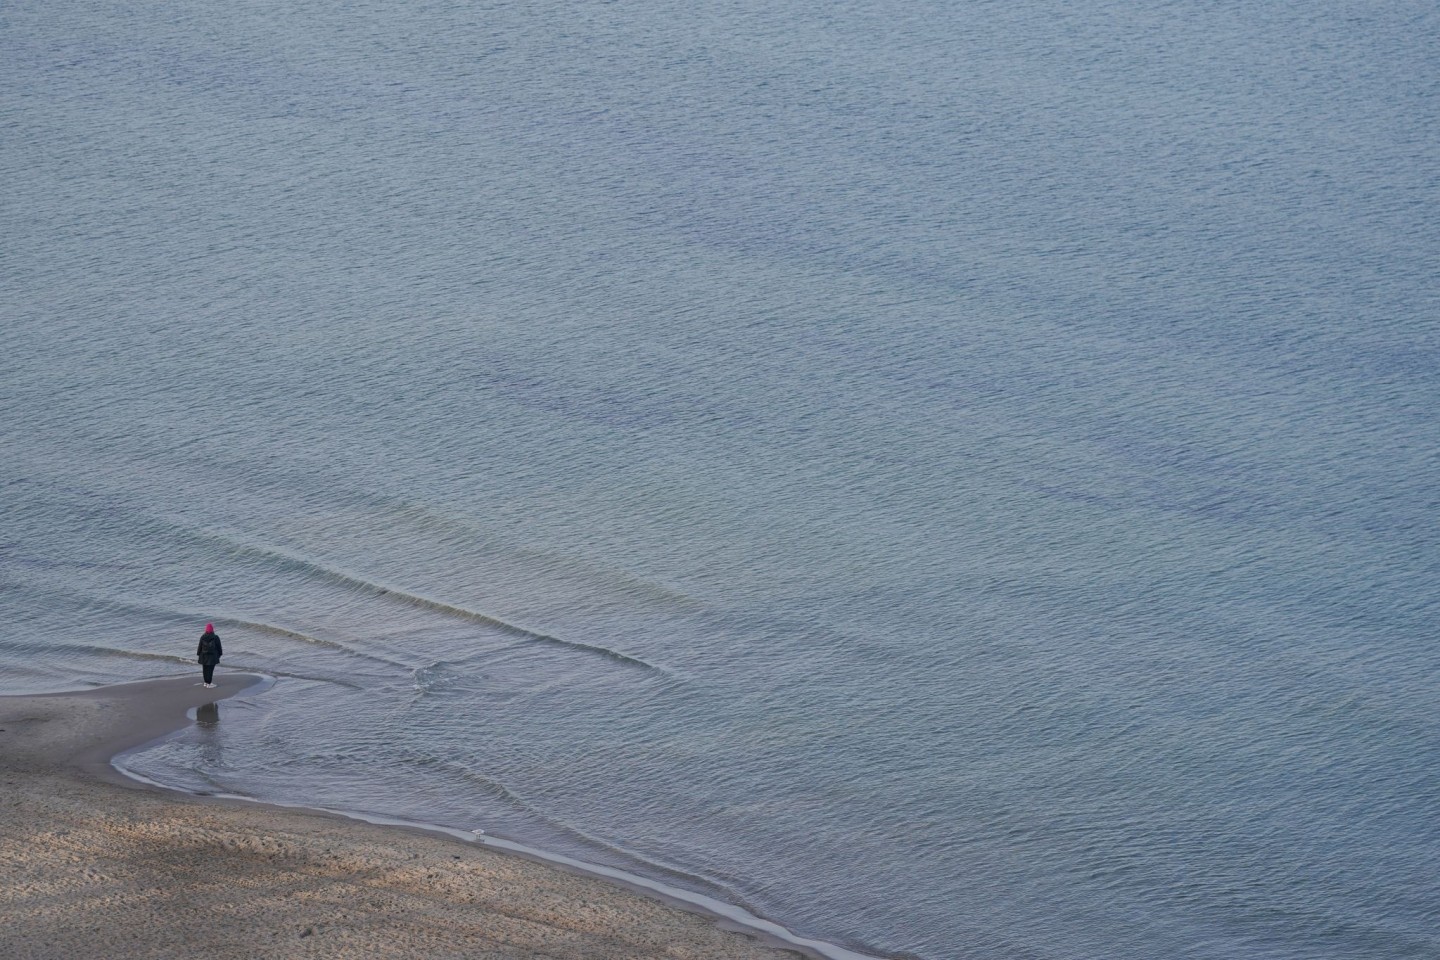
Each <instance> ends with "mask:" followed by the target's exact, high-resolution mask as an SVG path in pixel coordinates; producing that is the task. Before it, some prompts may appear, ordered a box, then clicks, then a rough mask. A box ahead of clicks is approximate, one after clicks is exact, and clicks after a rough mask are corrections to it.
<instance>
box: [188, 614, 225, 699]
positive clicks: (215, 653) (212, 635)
mask: <svg viewBox="0 0 1440 960" xmlns="http://www.w3.org/2000/svg"><path fill="white" fill-rule="evenodd" d="M224 655H225V649H224V648H223V647H221V646H220V635H219V634H217V633H216V632H215V624H213V623H207V624H205V632H204V633H202V634H200V646H199V647H197V648H196V650H195V658H196V659H197V660H199V661H200V669H201V670H204V671H205V686H207V687H213V686H215V684H214V683H213V682H212V681H213V680H214V679H215V664H217V663H219V662H220V658H221V657H223V656H224Z"/></svg>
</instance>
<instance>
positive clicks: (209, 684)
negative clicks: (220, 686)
mask: <svg viewBox="0 0 1440 960" xmlns="http://www.w3.org/2000/svg"><path fill="white" fill-rule="evenodd" d="M205 686H207V687H213V686H215V684H213V683H207V684H205Z"/></svg>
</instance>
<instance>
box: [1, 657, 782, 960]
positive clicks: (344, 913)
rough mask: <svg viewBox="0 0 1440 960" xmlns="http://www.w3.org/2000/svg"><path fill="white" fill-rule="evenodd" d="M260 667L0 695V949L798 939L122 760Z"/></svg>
mask: <svg viewBox="0 0 1440 960" xmlns="http://www.w3.org/2000/svg"><path fill="white" fill-rule="evenodd" d="M259 679H260V678H259V677H255V676H253V675H249V674H233V673H232V674H221V675H219V676H217V677H216V682H217V687H216V688H215V689H213V690H207V689H205V688H203V687H201V686H200V685H199V683H198V678H197V677H189V676H187V677H174V678H165V679H161V680H149V681H143V682H140V683H131V684H118V685H115V686H111V687H104V688H100V689H98V690H91V691H84V692H79V693H67V694H57V695H51V696H25V697H0V875H3V876H4V877H5V882H4V883H3V884H0V956H4V957H7V958H14V960H21V958H38V957H44V958H51V957H55V958H58V957H74V958H90V957H94V958H101V957H103V958H107V960H108V958H112V957H118V956H128V957H157V958H158V957H166V958H169V957H174V958H192V957H197V956H206V957H213V958H232V957H233V958H257V957H277V958H278V957H337V958H341V957H365V958H385V957H396V958H400V957H405V958H416V957H427V958H428V957H467V958H502V957H503V958H516V957H555V958H577V960H578V958H585V960H609V958H616V960H619V958H634V960H642V958H652V957H654V958H661V957H664V958H685V960H702V958H722V957H723V958H753V960H783V958H786V957H789V958H790V960H795V958H797V957H798V956H800V954H799V953H796V952H793V951H789V950H781V949H777V948H774V947H772V946H770V945H767V944H765V943H762V942H760V941H759V940H757V939H756V938H754V937H751V936H749V935H746V934H744V933H739V932H732V931H729V930H725V929H722V928H721V926H720V925H719V924H718V923H717V921H716V920H714V919H713V918H710V917H706V916H701V915H698V914H696V913H691V912H688V911H686V910H682V909H679V908H677V907H674V906H670V905H667V904H664V903H661V902H659V901H657V900H653V899H650V898H647V897H644V896H641V895H639V894H636V893H633V892H630V891H628V890H624V889H621V888H620V887H617V886H614V885H611V884H608V883H605V882H602V881H599V880H596V879H594V878H591V877H586V876H579V875H574V874H571V873H567V872H565V871H563V870H560V869H556V868H554V867H551V866H547V865H544V864H540V863H535V862H531V861H529V860H526V859H523V858H520V857H516V856H511V855H507V854H502V853H498V852H496V851H494V850H490V849H486V848H484V847H480V846H477V845H474V844H469V843H464V842H462V841H459V840H454V839H450V838H447V837H444V836H441V835H436V834H430V833H425V832H421V831H416V830H407V829H403V828H398V827H387V826H376V825H372V824H367V823H363V822H359V821H355V820H351V819H347V818H344V817H340V816H336V815H328V814H325V813H320V812H308V811H296V810H289V809H281V808H275V807H268V806H265V805H261V804H253V803H246V802H243V801H230V800H223V799H216V798H204V797H190V796H188V795H184V794H178V793H174V792H171V791H165V790H160V789H158V788H152V787H147V786H145V785H143V784H139V783H136V782H133V781H131V780H129V779H128V778H125V777H123V776H122V775H121V774H119V773H118V772H117V771H115V769H114V768H113V767H112V766H111V765H110V759H111V757H113V756H114V755H116V754H117V753H121V752H123V751H125V750H128V749H133V748H135V747H137V746H140V745H142V744H145V743H148V742H150V741H152V740H154V739H156V738H158V737H160V736H163V735H165V734H167V733H169V732H171V731H173V730H176V729H179V728H180V727H182V726H183V725H185V724H187V723H189V722H191V721H190V720H189V718H188V716H187V711H188V710H191V709H193V708H198V707H202V706H203V705H205V704H207V703H211V702H213V701H216V700H218V699H222V698H224V697H228V696H233V695H234V694H236V693H238V692H240V691H242V690H243V689H245V688H247V687H248V686H250V685H251V684H253V683H255V682H257V681H259Z"/></svg>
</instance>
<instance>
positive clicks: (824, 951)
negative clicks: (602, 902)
mask: <svg viewBox="0 0 1440 960" xmlns="http://www.w3.org/2000/svg"><path fill="white" fill-rule="evenodd" d="M191 712H192V713H193V711H191ZM128 752H135V751H128ZM110 765H111V766H113V767H114V768H115V769H116V770H117V771H119V772H120V773H121V774H123V775H125V776H127V777H129V778H130V779H132V780H136V781H139V782H140V783H143V784H146V785H148V786H152V787H158V788H159V789H161V790H169V791H172V792H175V793H189V794H191V795H193V796H201V797H215V798H217V799H220V800H240V801H243V802H245V803H255V804H260V805H263V806H267V807H284V808H286V809H288V810H312V811H318V812H320V813H329V814H333V815H335V816H339V817H347V818H349V819H351V820H359V821H362V822H364V823H372V824H375V825H376V826H382V827H405V828H408V829H411V830H425V831H427V832H430V833H441V834H444V835H446V836H448V837H452V838H454V839H456V840H461V841H464V842H465V843H472V844H477V845H480V846H485V847H490V848H493V849H498V850H505V851H507V852H509V853H513V854H517V855H519V856H523V857H527V858H529V859H532V860H539V861H542V862H544V863H550V864H554V865H556V866H560V867H564V868H566V869H567V870H571V871H574V872H575V873H579V874H583V875H585V876H589V877H595V878H598V879H602V880H610V881H613V882H615V883H618V884H620V885H621V886H623V887H628V888H631V889H639V890H645V891H648V892H650V893H652V894H654V895H656V896H657V897H659V898H660V899H661V900H666V901H671V902H676V903H683V904H686V905H688V906H691V907H694V908H695V909H696V910H699V911H700V912H702V913H706V914H710V915H711V916H714V917H717V918H719V919H722V920H725V921H728V922H729V923H731V924H734V925H735V926H737V927H739V928H741V929H744V930H748V931H751V932H754V933H759V934H762V935H763V936H765V937H768V938H769V939H771V940H772V941H776V942H779V943H781V944H785V945H788V946H792V947H799V948H801V949H804V950H808V951H810V952H811V953H814V954H817V955H818V956H820V957H823V958H825V960H881V958H879V957H875V956H873V955H871V954H868V953H856V952H855V951H854V950H847V949H845V948H844V947H841V946H837V945H835V944H833V943H826V942H825V941H823V940H812V939H811V938H809V937H802V936H801V935H799V934H798V933H794V932H792V931H791V930H789V929H787V928H786V927H783V926H781V925H780V924H778V923H775V922H774V921H772V920H766V919H764V918H762V917H757V916H756V915H755V914H753V913H751V912H750V911H749V910H746V909H744V908H743V907H737V906H735V905H733V904H729V903H725V902H724V901H721V900H716V899H715V898H714V897H707V896H705V894H703V893H692V892H691V891H689V890H681V889H679V888H677V887H671V886H667V885H666V884H663V883H661V882H659V881H658V880H649V879H647V878H645V877H641V876H637V875H635V874H633V873H626V872H625V871H624V870H617V869H615V868H613V867H603V866H598V865H596V864H593V863H586V862H584V861H583V860H576V859H574V858H573V857H567V856H565V855H564V854H560V853H550V852H549V851H547V850H541V849H539V848H537V847H531V846H526V845H525V844H523V843H516V842H515V841H514V840H506V839H504V838H502V837H493V836H490V835H489V834H487V833H485V832H484V831H483V830H461V829H459V828H457V827H443V826H441V825H440V824H437V823H422V822H420V821H416V820H404V819H401V818H399V817H385V816H381V815H379V814H374V813H360V812H358V811H355V810H336V809H333V808H331V807H312V806H306V805H305V804H303V803H282V802H278V801H274V800H257V799H255V798H254V797H247V796H243V795H241V794H238V793H194V792H192V791H188V790H180V789H177V788H175V787H171V786H167V785H166V784H163V783H160V782H158V781H155V780H152V779H150V778H149V777H146V776H144V775H142V774H138V773H135V772H134V771H132V770H127V769H126V768H125V767H122V766H121V765H120V758H119V757H116V758H114V759H113V760H111V762H110Z"/></svg>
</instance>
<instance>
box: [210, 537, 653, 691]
mask: <svg viewBox="0 0 1440 960" xmlns="http://www.w3.org/2000/svg"><path fill="white" fill-rule="evenodd" d="M204 535H206V536H209V537H211V538H213V539H215V540H218V541H220V542H222V543H224V544H226V545H227V546H228V547H229V548H230V549H232V550H234V551H236V552H240V553H245V554H248V555H250V556H254V557H258V558H260V559H263V560H265V561H266V562H269V563H277V564H283V565H284V566H286V567H288V568H290V569H293V570H296V571H298V572H302V573H305V574H307V575H309V576H312V577H316V578H317V579H323V580H327V581H329V582H330V583H333V584H336V585H338V586H343V587H345V588H347V589H350V590H354V591H357V592H360V593H365V594H368V595H370V596H373V597H383V598H385V599H388V600H394V601H396V602H398V603H403V604H406V605H408V606H412V607H419V608H420V609H423V610H431V611H434V612H435V613H440V614H444V615H446V616H450V617H455V618H457V619H461V620H468V621H470V622H471V623H478V624H482V625H484V626H487V627H490V628H491V629H494V630H498V631H500V632H502V633H506V634H509V635H511V636H515V637H520V638H522V639H525V640H529V641H532V642H535V643H544V644H549V645H552V646H557V647H564V648H568V649H570V650H577V651H581V652H584V653H589V654H593V655H595V656H599V657H604V658H606V659H608V660H612V661H614V662H616V663H623V664H625V665H627V666H630V667H636V668H639V669H642V670H646V671H650V672H653V673H655V674H658V675H660V676H665V677H670V676H671V673H670V671H668V670H666V669H665V668H663V667H660V666H657V665H655V664H653V663H650V662H649V661H647V660H642V659H640V658H639V657H635V656H631V655H630V654H628V653H622V652H620V651H619V650H612V649H611V648H609V647H602V646H599V645H597V644H593V643H585V642H583V641H580V640H567V639H565V638H564V637H557V636H554V635H553V634H548V633H542V632H540V631H538V630H531V629H529V628H528V627H522V626H520V625H519V624H514V623H510V622H509V621H507V620H502V619H500V618H499V617H495V616H491V615H490V614H488V613H481V612H480V611H478V610H471V609H469V608H467V607H461V606H458V605H456V604H453V603H446V602H445V601H443V600H435V599H432V598H430V597H426V596H422V595H421V594H418V593H413V592H411V591H408V590H401V589H399V588H397V587H391V586H386V585H385V584H382V583H377V582H375V581H373V580H367V579H366V578H364V577H362V576H359V575H357V574H353V573H349V572H347V571H344V570H337V569H335V568H334V567H330V566H327V565H325V564H323V563H320V562H319V561H317V560H313V559H311V558H309V557H306V556H302V555H301V554H298V553H294V552H292V551H290V550H286V549H285V548H283V547H277V546H273V545H260V544H255V543H251V542H249V541H246V540H243V539H240V538H238V537H236V536H234V535H227V534H223V533H218V532H214V531H205V532H204ZM407 669H408V668H407Z"/></svg>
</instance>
